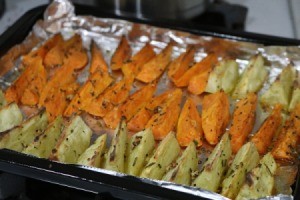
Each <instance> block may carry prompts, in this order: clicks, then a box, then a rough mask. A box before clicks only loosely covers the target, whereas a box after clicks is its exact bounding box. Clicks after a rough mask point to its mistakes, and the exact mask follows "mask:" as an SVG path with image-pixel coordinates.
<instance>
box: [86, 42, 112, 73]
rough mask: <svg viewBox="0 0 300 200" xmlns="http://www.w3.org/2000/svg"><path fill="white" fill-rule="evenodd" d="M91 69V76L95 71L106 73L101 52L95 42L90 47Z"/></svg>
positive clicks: (106, 67)
mask: <svg viewBox="0 0 300 200" xmlns="http://www.w3.org/2000/svg"><path fill="white" fill-rule="evenodd" d="M91 48H92V49H91V54H92V58H91V67H90V73H91V74H93V73H94V72H96V71H101V72H107V71H108V66H107V64H106V62H105V60H104V58H103V55H102V52H101V50H100V48H99V47H97V44H96V43H95V42H92V47H91Z"/></svg>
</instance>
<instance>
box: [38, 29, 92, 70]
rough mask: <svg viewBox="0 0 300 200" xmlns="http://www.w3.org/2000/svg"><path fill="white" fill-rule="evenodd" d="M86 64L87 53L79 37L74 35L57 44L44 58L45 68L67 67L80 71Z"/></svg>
mask: <svg viewBox="0 0 300 200" xmlns="http://www.w3.org/2000/svg"><path fill="white" fill-rule="evenodd" d="M87 62H88V56H87V52H86V50H85V49H84V47H83V44H82V40H81V36H80V35H77V34H75V35H74V36H73V37H71V38H70V39H69V40H66V41H63V42H61V43H58V44H57V45H56V46H54V47H53V48H52V49H51V50H50V51H49V52H48V53H47V54H46V56H45V59H44V65H45V67H46V68H53V67H58V66H62V65H66V64H67V65H69V66H70V67H71V68H73V69H82V68H83V67H85V65H86V64H87Z"/></svg>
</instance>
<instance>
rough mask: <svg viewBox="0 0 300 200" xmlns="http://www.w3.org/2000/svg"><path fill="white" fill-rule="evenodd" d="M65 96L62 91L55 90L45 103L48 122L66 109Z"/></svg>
mask: <svg viewBox="0 0 300 200" xmlns="http://www.w3.org/2000/svg"><path fill="white" fill-rule="evenodd" d="M67 103H68V102H67V100H66V95H65V93H64V92H63V91H60V90H57V91H56V92H55V93H53V95H51V97H50V98H49V99H47V101H45V108H46V112H47V115H48V120H49V121H50V122H52V121H53V120H54V119H55V118H56V117H57V116H59V115H61V114H62V113H63V111H64V110H65V108H66V107H67Z"/></svg>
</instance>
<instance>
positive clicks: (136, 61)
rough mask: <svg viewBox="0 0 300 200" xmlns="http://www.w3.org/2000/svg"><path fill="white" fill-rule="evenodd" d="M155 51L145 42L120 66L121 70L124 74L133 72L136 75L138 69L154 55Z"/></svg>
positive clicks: (127, 74)
mask: <svg viewBox="0 0 300 200" xmlns="http://www.w3.org/2000/svg"><path fill="white" fill-rule="evenodd" d="M155 55H156V54H155V52H154V50H153V47H152V46H151V45H150V43H147V44H146V45H145V46H144V47H143V48H142V49H141V50H140V51H139V52H138V53H136V54H135V55H134V56H132V57H131V59H130V60H128V61H127V62H126V63H124V64H123V66H122V72H123V74H124V75H125V76H129V75H131V74H133V75H134V76H136V75H137V74H138V73H139V72H140V71H141V68H142V66H143V65H144V64H145V63H147V62H148V61H149V60H151V59H152V58H154V57H155Z"/></svg>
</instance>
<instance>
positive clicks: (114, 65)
mask: <svg viewBox="0 0 300 200" xmlns="http://www.w3.org/2000/svg"><path fill="white" fill-rule="evenodd" d="M130 57H131V48H130V45H129V43H128V40H127V39H126V37H125V36H122V38H121V41H120V43H119V46H118V48H117V49H116V51H115V53H114V55H113V56H112V58H111V62H110V67H111V69H112V70H118V69H121V67H122V65H123V63H125V62H126V61H127V60H128V59H129V58H130Z"/></svg>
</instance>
